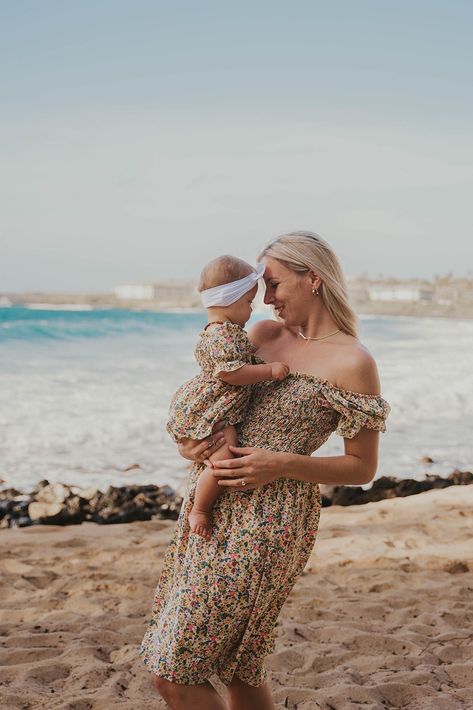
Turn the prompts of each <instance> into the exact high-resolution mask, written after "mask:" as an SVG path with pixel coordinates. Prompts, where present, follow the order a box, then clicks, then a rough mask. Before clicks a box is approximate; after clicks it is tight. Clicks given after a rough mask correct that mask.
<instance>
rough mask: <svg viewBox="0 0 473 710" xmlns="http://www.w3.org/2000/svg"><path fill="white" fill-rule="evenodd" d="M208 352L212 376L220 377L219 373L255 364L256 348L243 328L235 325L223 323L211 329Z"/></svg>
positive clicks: (207, 345) (207, 346)
mask: <svg viewBox="0 0 473 710" xmlns="http://www.w3.org/2000/svg"><path fill="white" fill-rule="evenodd" d="M206 350H207V355H208V361H209V362H210V363H211V370H212V375H213V377H218V374H219V372H222V371H224V372H233V371H234V370H238V369H239V368H240V367H243V365H252V364H254V363H253V354H254V352H255V350H256V348H255V346H254V345H253V344H252V343H251V342H250V341H249V340H248V336H247V335H246V333H245V331H244V330H243V328H241V327H240V326H239V325H236V324H235V323H223V324H222V325H218V326H215V327H213V328H212V329H211V332H210V333H209V336H208V340H207V343H206Z"/></svg>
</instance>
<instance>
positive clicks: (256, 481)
mask: <svg viewBox="0 0 473 710" xmlns="http://www.w3.org/2000/svg"><path fill="white" fill-rule="evenodd" d="M229 449H230V451H231V452H232V453H233V454H235V456H236V458H234V459H225V460H223V461H214V463H213V464H212V463H211V462H210V461H209V462H206V466H208V467H209V468H211V469H212V474H213V476H215V478H217V479H218V481H217V482H218V484H219V486H228V487H229V488H232V489H233V490H237V491H248V490H250V491H252V490H254V489H255V488H259V487H260V486H264V485H266V484H267V483H271V482H272V481H275V480H276V479H277V478H280V477H281V476H282V475H283V473H282V472H283V470H284V466H283V463H284V462H283V458H284V454H283V453H278V452H275V451H269V450H268V449H258V448H256V447H253V446H246V447H240V446H229ZM242 479H244V480H245V485H244V486H242V485H241V480H242Z"/></svg>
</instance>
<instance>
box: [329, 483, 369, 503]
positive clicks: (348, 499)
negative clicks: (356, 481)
mask: <svg viewBox="0 0 473 710" xmlns="http://www.w3.org/2000/svg"><path fill="white" fill-rule="evenodd" d="M360 503H366V500H365V491H364V490H363V488H361V486H336V487H335V488H334V491H333V495H332V505H360Z"/></svg>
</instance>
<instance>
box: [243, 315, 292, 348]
mask: <svg viewBox="0 0 473 710" xmlns="http://www.w3.org/2000/svg"><path fill="white" fill-rule="evenodd" d="M284 331H285V326H284V325H283V324H282V323H279V322H278V321H276V320H259V321H257V322H256V323H255V324H254V325H252V326H251V328H250V329H249V330H248V338H249V339H250V340H251V342H252V343H253V345H255V346H256V348H259V347H260V346H261V345H263V343H267V342H268V340H274V339H276V338H278V337H279V336H280V335H281V334H282V333H283V332H284Z"/></svg>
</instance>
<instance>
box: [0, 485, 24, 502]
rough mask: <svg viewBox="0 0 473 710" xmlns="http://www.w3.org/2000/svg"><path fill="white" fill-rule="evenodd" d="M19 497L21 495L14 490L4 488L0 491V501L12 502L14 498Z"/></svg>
mask: <svg viewBox="0 0 473 710" xmlns="http://www.w3.org/2000/svg"><path fill="white" fill-rule="evenodd" d="M19 495H21V493H20V491H17V490H16V488H4V489H3V491H0V500H10V499H12V500H13V498H15V496H19Z"/></svg>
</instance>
